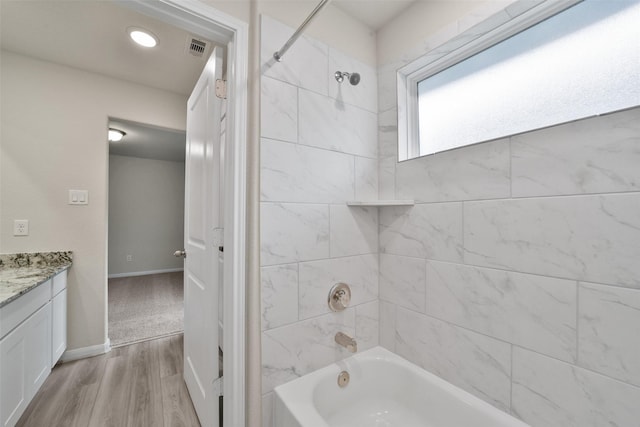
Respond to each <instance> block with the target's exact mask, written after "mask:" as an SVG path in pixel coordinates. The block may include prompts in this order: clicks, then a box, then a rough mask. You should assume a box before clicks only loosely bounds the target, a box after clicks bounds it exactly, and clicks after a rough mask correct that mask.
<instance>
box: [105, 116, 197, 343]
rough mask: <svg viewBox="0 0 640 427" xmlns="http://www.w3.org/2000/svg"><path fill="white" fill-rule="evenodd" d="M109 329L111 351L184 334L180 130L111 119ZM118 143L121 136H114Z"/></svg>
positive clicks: (182, 134)
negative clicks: (178, 253) (178, 255)
mask: <svg viewBox="0 0 640 427" xmlns="http://www.w3.org/2000/svg"><path fill="white" fill-rule="evenodd" d="M109 129H110V130H111V132H112V133H114V134H115V135H114V136H115V138H113V139H118V140H117V141H116V140H110V141H109V217H108V221H109V224H108V228H109V238H108V245H109V246H108V249H109V252H108V328H109V338H110V340H111V346H112V347H119V346H122V345H127V344H133V343H137V342H141V341H145V340H149V339H154V338H160V337H165V336H170V335H175V334H179V333H182V332H183V322H184V308H183V301H184V291H183V273H182V272H183V262H182V259H181V258H176V257H174V256H173V252H174V250H176V249H178V248H181V247H182V242H183V240H184V182H185V180H184V174H185V138H186V135H185V132H184V131H180V130H173V129H164V128H159V127H157V126H151V125H146V124H141V123H136V122H131V121H127V120H122V119H115V118H111V119H110V120H109ZM118 137H119V138H121V139H119V138H118Z"/></svg>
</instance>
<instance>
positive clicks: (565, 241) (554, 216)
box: [380, 194, 640, 288]
mask: <svg viewBox="0 0 640 427" xmlns="http://www.w3.org/2000/svg"><path fill="white" fill-rule="evenodd" d="M464 219H465V224H464V230H465V236H464V242H465V263H467V264H474V265H481V266H489V267H500V268H505V269H508V270H516V271H521V272H528V273H535V274H541V275H545V276H555V277H563V278H568V279H579V280H584V281H589V282H596V283H604V284H618V285H624V286H627V287H634V288H640V263H638V259H637V258H638V254H639V253H640V194H616V195H606V196H575V197H564V198H556V197H553V198H540V199H520V200H518V199H516V200H504V201H491V202H470V203H465V207H464ZM380 222H381V224H382V223H383V216H382V215H381V217H380ZM381 241H382V238H381Z"/></svg>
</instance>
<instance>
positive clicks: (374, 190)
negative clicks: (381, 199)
mask: <svg viewBox="0 0 640 427" xmlns="http://www.w3.org/2000/svg"><path fill="white" fill-rule="evenodd" d="M355 160H356V200H377V199H378V160H377V159H369V158H367V157H356V158H355Z"/></svg>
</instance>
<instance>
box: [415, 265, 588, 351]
mask: <svg viewBox="0 0 640 427" xmlns="http://www.w3.org/2000/svg"><path fill="white" fill-rule="evenodd" d="M576 288H577V283H576V282H575V281H570V280H563V279H553V278H549V277H544V276H534V275H531V274H522V273H513V272H507V271H502V270H492V269H487V268H479V267H471V266H465V265H460V264H450V263H443V262H437V261H428V262H427V295H428V299H427V311H426V313H427V314H429V315H430V316H433V317H437V318H438V319H442V320H446V321H447V322H450V323H454V324H456V325H458V326H462V327H465V328H468V329H472V330H474V331H477V332H480V333H483V334H485V335H489V336H492V337H495V338H499V339H501V340H503V341H507V342H510V343H514V344H518V345H520V346H523V347H527V348H530V349H532V350H536V351H538V352H540V353H543V354H547V355H549V356H553V357H557V358H559V359H562V360H566V361H568V362H575V360H576V310H577V301H576V294H577V292H576Z"/></svg>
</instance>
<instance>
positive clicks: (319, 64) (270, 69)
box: [260, 15, 330, 95]
mask: <svg viewBox="0 0 640 427" xmlns="http://www.w3.org/2000/svg"><path fill="white" fill-rule="evenodd" d="M261 25H262V28H261V38H260V40H261V61H260V64H261V71H262V74H263V75H264V76H267V77H273V78H274V79H277V80H282V81H285V82H288V83H291V84H292V85H295V86H298V87H303V88H305V89H308V90H312V91H314V92H318V93H322V94H324V95H327V94H328V83H329V78H330V75H329V48H328V46H327V45H325V44H323V43H320V42H318V41H316V40H314V39H312V38H310V37H307V36H304V35H303V36H302V37H300V38H299V39H298V40H297V41H296V42H295V43H294V44H293V46H291V49H289V51H287V53H286V54H285V55H284V57H283V59H282V62H276V60H275V59H273V54H274V52H276V51H277V50H279V49H280V48H281V47H282V46H283V45H284V43H285V42H286V41H287V40H288V39H289V37H290V36H291V35H292V34H293V32H294V29H293V28H290V27H288V26H286V25H284V24H282V23H280V22H278V21H276V20H275V19H272V18H270V17H268V16H265V15H262V23H261Z"/></svg>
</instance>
